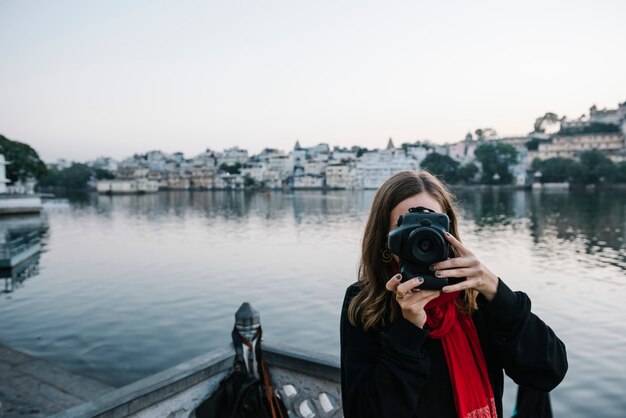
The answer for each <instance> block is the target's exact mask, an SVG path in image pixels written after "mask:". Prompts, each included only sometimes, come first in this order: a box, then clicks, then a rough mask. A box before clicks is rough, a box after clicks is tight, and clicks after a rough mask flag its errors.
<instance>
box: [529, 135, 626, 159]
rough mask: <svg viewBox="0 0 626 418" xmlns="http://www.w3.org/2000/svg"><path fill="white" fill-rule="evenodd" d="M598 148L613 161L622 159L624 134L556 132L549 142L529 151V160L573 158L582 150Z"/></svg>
mask: <svg viewBox="0 0 626 418" xmlns="http://www.w3.org/2000/svg"><path fill="white" fill-rule="evenodd" d="M594 149H597V150H600V151H602V152H604V153H605V154H606V155H607V156H608V157H609V158H610V159H611V160H613V161H614V162H619V161H623V160H624V149H625V143H624V134H623V133H622V132H621V131H617V132H597V133H593V132H591V133H581V134H575V133H574V134H556V135H554V136H553V137H552V140H551V141H550V142H546V143H542V144H539V146H538V148H537V150H536V151H530V152H529V160H530V161H532V160H533V159H535V158H539V159H540V160H545V159H548V158H554V157H561V158H574V159H577V158H578V156H579V155H580V153H582V152H583V151H590V150H594Z"/></svg>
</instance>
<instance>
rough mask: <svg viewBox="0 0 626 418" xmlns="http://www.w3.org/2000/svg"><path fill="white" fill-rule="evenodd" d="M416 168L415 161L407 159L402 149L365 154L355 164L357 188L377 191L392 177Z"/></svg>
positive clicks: (388, 149) (389, 149)
mask: <svg viewBox="0 0 626 418" xmlns="http://www.w3.org/2000/svg"><path fill="white" fill-rule="evenodd" d="M390 142H391V141H390ZM417 168H418V163H417V161H416V160H414V159H412V158H407V157H406V156H405V154H404V151H403V150H402V149H396V148H389V147H388V148H386V149H384V150H377V151H371V152H366V153H364V154H363V155H362V156H361V159H360V160H359V161H358V162H357V163H356V171H357V188H363V189H378V188H379V187H380V186H381V185H382V184H383V183H384V182H385V180H387V179H388V178H389V177H391V176H392V175H394V174H396V173H398V172H400V171H405V170H416V169H417Z"/></svg>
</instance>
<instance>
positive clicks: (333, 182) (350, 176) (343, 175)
mask: <svg viewBox="0 0 626 418" xmlns="http://www.w3.org/2000/svg"><path fill="white" fill-rule="evenodd" d="M325 174H326V187H328V188H330V189H356V188H357V171H356V167H355V166H354V164H329V165H328V166H326V171H325Z"/></svg>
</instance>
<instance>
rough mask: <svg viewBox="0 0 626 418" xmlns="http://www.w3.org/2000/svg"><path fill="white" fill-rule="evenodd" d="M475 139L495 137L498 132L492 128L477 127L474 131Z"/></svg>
mask: <svg viewBox="0 0 626 418" xmlns="http://www.w3.org/2000/svg"><path fill="white" fill-rule="evenodd" d="M474 133H475V134H476V138H477V139H485V138H495V137H496V136H497V135H498V133H497V132H496V130H495V129H493V128H478V129H476V130H475V131H474Z"/></svg>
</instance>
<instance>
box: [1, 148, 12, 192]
mask: <svg viewBox="0 0 626 418" xmlns="http://www.w3.org/2000/svg"><path fill="white" fill-rule="evenodd" d="M8 164H9V163H8V162H7V160H6V159H5V158H4V155H3V154H0V193H6V192H7V184H9V183H10V180H9V179H7V165H8Z"/></svg>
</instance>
